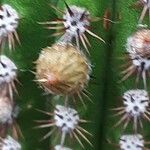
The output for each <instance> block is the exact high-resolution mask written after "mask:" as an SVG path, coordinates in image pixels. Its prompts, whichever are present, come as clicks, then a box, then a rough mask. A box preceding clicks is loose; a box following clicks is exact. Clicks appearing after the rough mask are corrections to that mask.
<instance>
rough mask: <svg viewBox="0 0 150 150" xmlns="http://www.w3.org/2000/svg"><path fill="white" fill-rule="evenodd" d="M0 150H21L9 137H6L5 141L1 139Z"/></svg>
mask: <svg viewBox="0 0 150 150" xmlns="http://www.w3.org/2000/svg"><path fill="white" fill-rule="evenodd" d="M0 148H1V150H21V145H20V144H19V143H18V142H17V141H16V140H14V139H13V138H12V137H11V136H7V137H6V138H5V139H1V142H0Z"/></svg>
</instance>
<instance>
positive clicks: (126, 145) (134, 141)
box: [119, 134, 144, 150]
mask: <svg viewBox="0 0 150 150" xmlns="http://www.w3.org/2000/svg"><path fill="white" fill-rule="evenodd" d="M119 145H120V149H121V150H143V149H144V140H143V136H142V135H140V134H135V135H122V136H121V138H120V141H119Z"/></svg>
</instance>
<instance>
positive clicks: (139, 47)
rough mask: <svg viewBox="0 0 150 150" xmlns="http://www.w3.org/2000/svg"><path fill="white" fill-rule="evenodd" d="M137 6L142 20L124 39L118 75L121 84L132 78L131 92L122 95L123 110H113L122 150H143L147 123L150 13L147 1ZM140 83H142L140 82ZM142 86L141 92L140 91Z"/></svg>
mask: <svg viewBox="0 0 150 150" xmlns="http://www.w3.org/2000/svg"><path fill="white" fill-rule="evenodd" d="M137 4H140V5H139V6H142V7H143V10H142V13H141V16H140V18H139V20H138V25H137V29H136V31H135V32H134V33H132V34H131V35H130V36H129V37H128V38H127V44H126V56H125V60H126V64H124V65H123V67H124V68H125V69H124V70H123V71H122V72H121V74H122V75H123V77H122V81H125V80H127V79H128V78H129V77H131V76H134V77H135V76H136V77H135V85H134V87H136V88H134V89H129V90H127V91H125V92H124V93H123V95H122V98H121V100H122V106H121V107H118V108H114V109H113V110H115V111H116V114H115V115H116V116H121V119H120V120H119V121H118V122H117V123H116V124H115V127H117V126H118V125H121V124H122V127H123V134H122V135H121V137H120V141H119V145H118V146H119V148H120V149H121V150H146V149H147V148H145V144H147V143H148V142H145V141H144V137H143V135H142V133H140V132H141V130H140V129H142V131H143V129H144V126H143V121H144V120H148V121H150V108H149V103H150V98H149V93H148V90H147V86H148V85H147V78H148V77H149V71H150V57H149V56H150V30H149V28H148V26H147V25H143V24H142V23H143V21H144V17H145V15H146V13H147V11H149V10H150V1H149V0H139V1H138V2H137ZM141 81H142V82H141ZM141 84H142V88H141ZM130 123H132V126H133V131H132V133H131V134H126V133H125V132H126V129H127V128H128V127H129V126H128V125H129V124H130Z"/></svg>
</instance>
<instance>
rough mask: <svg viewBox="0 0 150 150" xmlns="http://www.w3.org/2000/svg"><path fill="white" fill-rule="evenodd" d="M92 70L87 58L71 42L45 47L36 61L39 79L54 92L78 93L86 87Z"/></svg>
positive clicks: (48, 89)
mask: <svg viewBox="0 0 150 150" xmlns="http://www.w3.org/2000/svg"><path fill="white" fill-rule="evenodd" d="M90 72H91V67H90V63H89V62H88V60H87V58H86V57H85V56H84V55H83V54H82V53H81V52H80V51H78V50H77V49H76V47H74V46H72V45H71V44H62V43H61V44H54V45H53V46H52V47H47V48H45V49H43V50H42V52H41V54H40V56H39V58H38V60H37V62H36V78H37V81H38V82H39V84H40V85H42V86H43V87H44V89H45V90H46V91H47V92H49V93H53V94H59V95H68V94H69V95H72V94H78V93H79V92H81V91H82V90H83V89H84V88H85V87H86V85H87V83H88V81H89V74H90Z"/></svg>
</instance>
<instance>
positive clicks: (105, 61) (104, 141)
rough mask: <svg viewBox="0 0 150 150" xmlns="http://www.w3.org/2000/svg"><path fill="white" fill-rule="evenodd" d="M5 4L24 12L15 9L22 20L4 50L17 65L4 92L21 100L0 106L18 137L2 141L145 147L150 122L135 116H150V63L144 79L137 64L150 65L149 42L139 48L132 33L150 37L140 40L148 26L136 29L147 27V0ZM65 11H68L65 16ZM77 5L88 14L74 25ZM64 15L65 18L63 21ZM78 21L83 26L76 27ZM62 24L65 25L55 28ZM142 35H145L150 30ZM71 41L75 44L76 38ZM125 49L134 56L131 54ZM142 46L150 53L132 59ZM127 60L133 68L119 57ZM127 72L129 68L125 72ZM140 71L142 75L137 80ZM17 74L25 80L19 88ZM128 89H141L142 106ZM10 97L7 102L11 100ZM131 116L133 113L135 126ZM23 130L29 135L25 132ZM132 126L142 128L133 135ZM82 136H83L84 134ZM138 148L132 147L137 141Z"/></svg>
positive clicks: (26, 147)
mask: <svg viewBox="0 0 150 150" xmlns="http://www.w3.org/2000/svg"><path fill="white" fill-rule="evenodd" d="M3 4H8V5H10V6H12V8H14V10H16V12H15V13H18V15H16V14H15V16H14V17H15V18H17V19H15V20H16V22H15V26H14V28H13V30H11V34H6V33H1V34H3V36H2V35H0V37H1V38H0V46H1V52H2V54H3V55H7V56H8V58H10V60H12V61H13V62H14V64H13V66H11V67H12V68H13V70H15V72H13V73H14V74H13V76H10V78H9V79H11V81H12V82H9V79H8V80H7V81H8V84H7V86H4V87H3V88H4V90H2V92H1V96H2V98H1V97H0V99H2V100H4V99H6V100H9V102H12V103H13V106H14V104H15V105H17V107H15V108H11V105H10V106H7V108H9V107H10V109H8V110H3V111H4V112H1V111H0V120H2V121H4V122H7V123H8V122H11V123H12V124H11V125H12V126H11V127H10V128H12V129H13V130H12V133H11V130H10V131H9V133H10V134H12V137H11V136H9V135H8V136H6V135H5V137H2V139H1V143H0V146H1V147H5V145H4V144H3V145H2V142H3V141H6V142H8V145H9V143H11V144H12V145H13V144H14V145H13V146H14V147H15V146H16V147H18V149H20V144H21V145H22V149H23V150H30V149H31V150H32V149H35V150H45V149H47V150H49V149H56V150H63V149H64V150H65V149H66V150H70V149H73V150H74V149H77V150H81V149H83V147H84V148H85V149H86V150H91V149H95V150H99V149H102V150H107V149H112V150H113V149H116V146H117V147H120V149H123V148H124V147H126V146H127V145H129V146H131V147H132V146H133V145H132V144H131V143H130V141H132V142H135V141H137V140H138V141H139V142H138V144H139V143H140V144H141V145H142V146H141V147H142V148H145V147H147V146H144V140H145V141H148V136H149V134H148V129H149V128H148V126H146V121H142V120H141V122H142V123H139V124H138V123H137V119H139V118H140V117H141V116H144V117H145V118H146V119H147V120H150V119H149V117H147V113H148V114H149V109H147V106H148V102H147V99H148V98H147V97H148V96H147V95H148V94H147V92H146V91H145V90H147V89H149V88H148V85H149V82H148V80H147V79H148V76H146V73H147V72H148V71H149V70H148V69H149V66H148V67H147V68H146V67H145V68H144V69H143V70H144V73H143V76H142V80H143V82H141V80H138V74H139V73H140V71H139V72H138V71H136V70H137V68H139V66H140V67H141V68H140V69H141V70H142V63H140V64H139V61H144V63H147V64H148V65H149V62H147V61H148V58H149V56H147V55H146V54H147V53H146V52H147V51H146V52H145V49H136V51H134V52H133V51H132V46H133V45H132V44H134V45H137V43H138V44H139V40H137V41H135V40H134V38H137V37H138V38H139V39H140V40H141V41H140V42H141V43H142V44H141V45H142V46H143V45H147V42H149V41H148V40H149V39H147V40H146V41H142V38H141V36H142V37H143V32H142V31H144V32H146V31H145V29H144V30H140V31H141V32H142V34H140V31H139V30H138V32H136V31H137V29H138V28H142V29H143V24H147V22H148V19H147V18H148V17H147V15H146V13H145V11H148V10H149V1H140V0H139V1H133V0H128V1H123V0H122V1H121V0H118V1H115V0H107V1H106V0H101V1H98V0H94V1H93V0H78V1H77V0H66V1H63V0H33V1H30V0H13V1H12V0H2V1H1V5H3ZM71 5H73V6H71ZM70 6H71V7H70ZM136 6H139V7H140V10H138V9H136ZM5 7H6V8H3V9H8V6H7V5H5ZM66 8H67V9H68V10H67V9H66ZM142 9H143V11H142ZM63 11H65V12H67V13H66V15H65V16H64V17H63V16H62V12H63ZM76 11H78V12H79V15H76V16H75V17H76V18H78V17H79V16H80V14H84V16H86V17H85V18H84V19H85V20H83V19H82V17H81V18H80V21H79V20H76V21H77V22H73V23H72V24H71V25H70V22H71V21H70V20H72V19H73V17H72V15H73V14H72V13H76ZM6 13H9V12H7V11H6ZM0 15H1V14H0ZM7 15H9V14H7ZM70 16H71V17H70ZM81 16H82V15H81ZM107 17H110V18H107ZM57 18H59V19H57ZM12 19H13V18H12ZM56 19H57V20H56ZM64 20H65V21H66V20H67V21H66V22H65V23H64ZM18 21H19V22H18ZM69 21H70V22H69ZM92 21H93V22H92ZM78 22H79V23H80V24H79V28H78V30H77V32H75V31H76V26H75V25H76V23H78ZM138 23H139V24H140V26H139V27H137V25H138ZM141 24H142V25H141ZM51 25H52V26H51ZM55 25H58V26H55ZM60 25H61V26H60ZM63 25H64V26H65V29H64V27H63ZM68 25H70V27H69V28H68ZM141 26H142V27H141ZM45 27H46V28H45ZM56 29H59V30H60V31H59V32H56V31H55V30H56ZM148 31H149V30H148ZM79 32H81V33H82V36H81V35H79ZM84 33H85V34H84ZM86 33H87V34H86ZM88 34H89V35H88ZM91 35H92V36H91ZM144 35H145V36H146V33H145V34H144ZM6 37H8V38H6ZM73 40H74V43H73V44H70V43H72V42H73ZM133 41H134V42H135V43H133ZM64 43H65V44H64ZM143 43H144V44H143ZM125 45H126V46H125ZM126 49H127V50H126ZM127 51H128V52H129V53H130V55H126V54H125V53H126V52H127ZM141 51H142V52H144V56H142V59H138V64H137V61H136V62H133V61H132V59H133V58H135V53H136V55H139V53H141ZM133 55H134V56H133ZM145 55H146V56H145ZM126 56H127V59H126ZM1 57H2V56H1ZM4 57H5V56H4ZM120 57H121V58H123V59H120ZM143 57H144V60H143ZM145 59H146V60H145ZM0 60H1V61H2V63H4V62H7V61H8V60H4V62H3V59H2V58H1V59H0ZM126 60H129V62H130V66H129V67H132V70H130V69H129V68H125V69H122V68H121V64H122V65H124V64H126ZM132 63H133V64H132ZM70 64H71V66H70ZM3 65H4V64H1V68H0V69H1V70H3V72H2V76H3V75H4V73H5V72H6V73H8V74H9V73H11V71H12V69H11V70H7V69H6V68H5V66H3ZM6 65H8V66H9V65H10V64H9V63H8V64H6ZM16 70H18V71H17V72H16ZM143 70H142V72H143ZM121 72H122V73H124V75H123V74H122V75H121V74H120V73H121ZM16 73H17V77H16ZM134 74H136V75H137V81H138V82H136V83H135V79H136V76H134ZM0 75H1V74H0ZM130 75H131V76H130ZM16 78H17V80H18V81H19V82H17V84H16V87H15V86H14V81H15V80H16ZM139 79H140V78H139ZM146 80H147V81H146ZM119 81H122V82H119ZM1 82H3V81H1V80H0V84H1ZM19 83H20V84H19ZM143 83H144V86H143ZM2 85H3V83H2ZM8 88H9V89H10V90H9V93H7V95H9V97H10V99H8V97H7V96H6V91H7V90H8ZM16 89H17V92H15V91H16ZM17 93H18V94H17ZM141 93H142V94H143V95H142V94H141ZM3 95H4V96H3ZM129 95H136V96H137V95H138V96H139V97H138V98H139V99H138V102H137V103H138V104H137V105H138V106H139V105H140V103H141V102H143V100H142V98H143V97H144V98H145V99H146V103H143V105H140V106H139V107H138V108H137V107H136V106H134V105H132V103H130V101H131V102H132V101H134V100H135V99H137V98H136V96H135V97H134V96H133V97H131V98H130V97H129ZM141 95H142V96H141ZM140 96H141V97H140ZM120 97H122V98H123V101H121V100H122V98H120ZM145 99H144V100H145ZM89 100H90V101H89ZM4 102H5V101H4ZM121 102H122V103H121ZM6 104H7V105H9V103H7V102H6ZM6 104H5V103H4V104H3V103H2V104H1V105H6ZM18 108H19V112H18V110H17V109H18ZM111 109H112V110H111ZM130 109H131V110H130ZM137 109H138V111H137ZM114 110H115V111H114ZM5 111H6V112H5ZM131 112H132V113H131ZM141 112H142V113H143V115H141ZM8 113H9V114H8ZM1 114H2V115H4V116H5V119H6V120H5V119H3V116H2V115H1ZM10 114H13V115H12V116H11V115H10ZM112 114H113V115H116V116H115V117H114V116H113V115H112ZM118 115H123V117H122V116H118ZM1 116H2V119H1ZM121 117H122V118H121ZM128 118H131V120H132V119H133V118H134V124H133V129H134V130H133V129H132V125H131V123H130V121H129V120H128ZM68 119H69V120H70V121H68ZM10 120H11V121H10ZM65 121H66V122H65ZM123 121H125V123H124V124H123V125H121V123H122V122H123ZM16 122H17V124H18V125H19V127H20V129H19V131H18V130H16V128H15V125H16ZM13 123H15V124H13ZM82 123H84V124H83V125H82ZM80 124H81V125H80ZM140 126H144V130H143V131H142V130H139V127H140ZM45 127H46V128H45ZM47 127H49V128H47ZM40 128H42V129H40ZM55 128H56V129H55ZM114 128H115V130H114ZM70 129H71V130H72V131H73V132H71V131H70ZM5 130H6V129H5ZM5 130H4V131H5ZM54 130H55V132H53V131H54ZM124 130H125V131H127V133H126V132H124ZM17 131H18V132H19V135H20V134H22V135H23V137H20V136H19V135H18V134H17V133H16V132H17ZM81 131H82V132H81ZM5 132H6V131H5ZM21 132H22V133H21ZM137 132H140V133H137ZM59 133H62V134H59ZM134 133H136V134H135V135H133V134H134ZM0 134H2V133H1V132H0ZM3 134H4V133H3ZM76 134H79V135H80V136H76ZM91 134H92V135H93V136H92V137H90V135H91ZM67 135H70V136H67ZM85 135H87V136H85ZM72 137H74V138H75V139H76V140H74V139H73V138H72ZM80 137H82V138H83V139H84V140H80ZM18 138H19V139H18ZM119 139H120V141H119ZM122 139H123V140H124V139H125V140H126V141H127V142H123V140H122ZM17 141H18V142H19V143H20V144H19V143H18V142H17ZM64 143H65V144H64ZM87 143H88V144H89V145H88V144H87ZM114 143H115V144H114ZM61 144H62V145H63V146H62V145H61ZM136 144H137V143H136V142H135V145H136ZM138 144H137V145H138ZM90 145H91V146H90ZM6 148H7V145H6ZM8 148H9V147H8ZM132 148H133V149H134V146H133V147H132ZM3 149H4V148H3Z"/></svg>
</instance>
